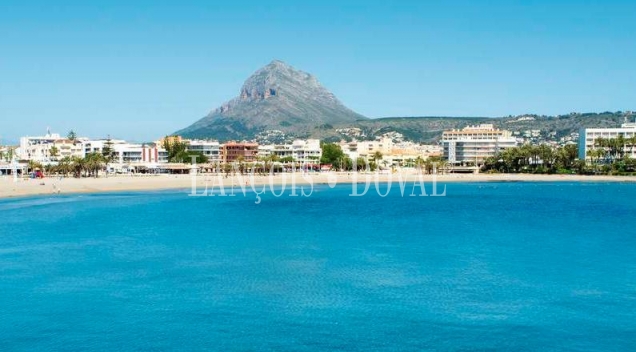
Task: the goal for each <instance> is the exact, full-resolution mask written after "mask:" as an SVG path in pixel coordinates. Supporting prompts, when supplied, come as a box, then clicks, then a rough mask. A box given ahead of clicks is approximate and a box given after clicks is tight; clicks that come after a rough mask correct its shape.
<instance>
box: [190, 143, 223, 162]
mask: <svg viewBox="0 0 636 352" xmlns="http://www.w3.org/2000/svg"><path fill="white" fill-rule="evenodd" d="M184 142H185V143H186V150H188V151H192V152H200V153H201V154H203V155H205V156H206V157H207V158H208V162H209V163H216V162H219V161H221V145H220V144H219V142H217V141H204V140H186V141H184Z"/></svg>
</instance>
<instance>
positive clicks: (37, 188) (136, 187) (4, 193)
mask: <svg viewBox="0 0 636 352" xmlns="http://www.w3.org/2000/svg"><path fill="white" fill-rule="evenodd" d="M434 176H435V178H436V180H437V183H438V184H444V183H458V182H465V183H480V182H582V183H585V182H592V183H596V182H625V183H634V182H636V177H633V176H584V175H533V174H444V175H441V174H440V175H421V176H419V177H418V175H417V174H415V173H409V174H402V175H401V177H402V182H407V183H409V184H411V183H413V182H419V181H420V180H421V181H423V182H424V183H425V185H430V184H432V182H433V178H434ZM398 177H400V176H399V175H398V174H364V173H363V174H354V173H345V172H342V173H335V172H334V173H320V174H302V173H285V174H276V175H273V176H269V175H264V176H259V175H254V178H253V179H252V178H251V177H250V175H243V176H239V175H231V176H229V177H227V178H225V177H224V176H223V175H216V174H198V175H197V179H196V180H197V183H196V188H197V189H198V190H202V189H204V188H205V183H206V181H207V183H208V187H209V188H214V189H218V188H219V180H220V182H222V187H223V188H226V189H229V188H231V187H232V186H234V187H236V188H239V189H240V188H241V185H243V186H244V187H246V188H247V189H250V188H251V187H252V186H263V185H270V186H283V185H285V186H291V185H292V178H294V179H295V183H294V184H295V185H298V186H300V185H307V184H309V183H310V181H311V183H313V184H314V185H320V184H323V185H324V184H353V183H354V182H355V183H358V184H360V183H366V182H370V183H372V184H374V183H375V182H378V183H383V184H385V183H389V182H392V183H396V184H397V183H398V182H399V179H398ZM420 177H421V178H420ZM252 181H253V182H252ZM174 189H187V190H188V191H190V190H192V176H191V175H137V176H129V175H125V176H124V175H109V176H101V177H99V178H82V179H77V178H72V177H69V178H57V177H52V178H44V179H28V180H18V181H17V182H14V180H13V178H11V177H6V176H5V177H0V199H7V198H20V197H29V196H46V195H55V194H63V195H68V194H86V193H108V192H118V191H160V190H174Z"/></svg>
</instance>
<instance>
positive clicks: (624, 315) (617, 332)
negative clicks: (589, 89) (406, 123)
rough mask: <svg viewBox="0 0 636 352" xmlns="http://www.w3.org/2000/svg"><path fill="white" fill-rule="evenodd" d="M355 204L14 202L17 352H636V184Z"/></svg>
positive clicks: (343, 195)
mask: <svg viewBox="0 0 636 352" xmlns="http://www.w3.org/2000/svg"><path fill="white" fill-rule="evenodd" d="M394 190H396V191H397V189H394ZM350 192H351V186H338V187H336V188H335V189H329V188H328V187H327V186H319V187H317V188H316V189H315V191H314V194H313V195H312V196H311V197H309V198H302V197H280V198H276V197H273V196H272V195H266V196H264V197H263V199H262V202H261V204H258V205H257V204H254V200H255V198H254V197H253V195H250V194H248V195H247V197H243V196H237V197H188V196H186V195H185V193H184V192H178V191H170V192H154V193H117V194H100V195H69V196H56V197H39V198H23V199H11V200H2V201H0V210H1V214H2V221H1V222H0V350H2V351H12V350H22V351H38V350H43V351H48V350H65V351H97V350H135V351H140V350H149V351H150V350H152V351H156V350H183V351H193V350H218V351H233V350H244V351H247V350H255V351H268V350H269V351H281V350H294V351H323V350H338V351H355V350H360V351H420V350H440V351H446V350H464V351H467V350H510V351H520V350H546V351H621V350H624V351H629V350H633V349H634V347H635V346H636V230H635V226H634V216H635V214H636V202H635V200H636V185H633V184H592V183H589V184H588V183H583V184H574V183H483V184H447V196H446V197H401V196H400V194H399V192H392V193H391V194H390V195H389V196H388V197H386V198H382V197H379V196H377V195H375V193H371V194H369V195H368V196H365V197H360V198H354V197H348V196H347V195H348V194H349V193H350ZM408 192H409V190H407V193H408ZM429 192H430V190H429Z"/></svg>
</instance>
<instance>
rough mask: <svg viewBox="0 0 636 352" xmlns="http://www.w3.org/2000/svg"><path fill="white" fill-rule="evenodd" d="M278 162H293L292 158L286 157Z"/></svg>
mask: <svg viewBox="0 0 636 352" xmlns="http://www.w3.org/2000/svg"><path fill="white" fill-rule="evenodd" d="M280 162H281V163H283V164H285V163H292V162H294V157H293V156H286V157H283V158H280Z"/></svg>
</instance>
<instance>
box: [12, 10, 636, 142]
mask: <svg viewBox="0 0 636 352" xmlns="http://www.w3.org/2000/svg"><path fill="white" fill-rule="evenodd" d="M96 3H97V2H88V1H56V2H52V1H12V0H4V1H2V2H0V121H1V124H2V125H1V126H0V139H2V141H0V143H2V142H4V141H7V140H16V139H17V137H19V136H21V135H27V134H30V135H36V134H42V133H44V132H45V131H46V127H47V126H50V127H51V130H53V131H59V132H61V133H64V134H65V133H66V132H67V131H68V130H70V129H75V130H76V131H77V132H78V133H79V134H80V135H87V136H90V137H95V138H98V137H103V136H105V135H107V134H110V135H111V136H113V137H117V138H125V139H130V140H137V141H144V140H152V139H155V138H158V137H160V136H162V135H165V134H167V133H170V132H173V131H175V130H177V129H180V128H182V127H185V126H187V125H189V124H190V123H192V122H194V121H195V120H197V119H198V118H200V117H202V116H204V115H205V114H207V113H208V112H209V111H210V110H212V109H213V108H216V107H217V106H218V105H220V104H221V103H223V102H224V101H226V100H228V99H230V98H232V97H234V96H235V95H237V94H238V91H239V89H240V87H241V84H242V83H243V81H244V80H245V79H246V78H247V77H248V76H249V75H250V74H251V73H253V72H254V71H255V70H257V69H258V68H259V67H261V66H263V65H265V64H267V63H268V62H270V61H271V60H272V59H280V60H283V61H286V62H288V63H289V64H291V65H293V66H295V67H297V68H299V69H302V70H304V71H307V72H310V73H313V74H315V75H316V76H317V77H318V79H319V80H320V81H321V82H322V83H323V84H324V85H325V86H326V87H327V88H328V89H330V90H331V91H332V92H334V93H335V94H336V95H337V96H338V97H339V98H340V99H341V100H342V101H343V102H344V103H345V104H346V105H347V106H349V107H350V108H352V109H354V110H356V111H357V112H359V113H362V114H364V115H366V116H369V117H383V116H423V115H444V116H503V115H509V114H512V115H516V114H523V113H538V114H558V113H568V112H572V111H579V112H591V111H598V112H600V111H607V110H610V111H616V110H636V88H635V87H636V85H635V82H636V25H635V23H636V1H585V0H582V1H489V2H485V1H483V2H481V1H480V2H478V1H393V2H392V1H373V0H365V1H345V0H340V1H327V0H325V1H315V2H304V1H289V0H278V1H232V2H230V1H224V2H211V1H178V2H177V1H174V2H168V1H136V2H134V4H133V1H103V2H102V4H96Z"/></svg>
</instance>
